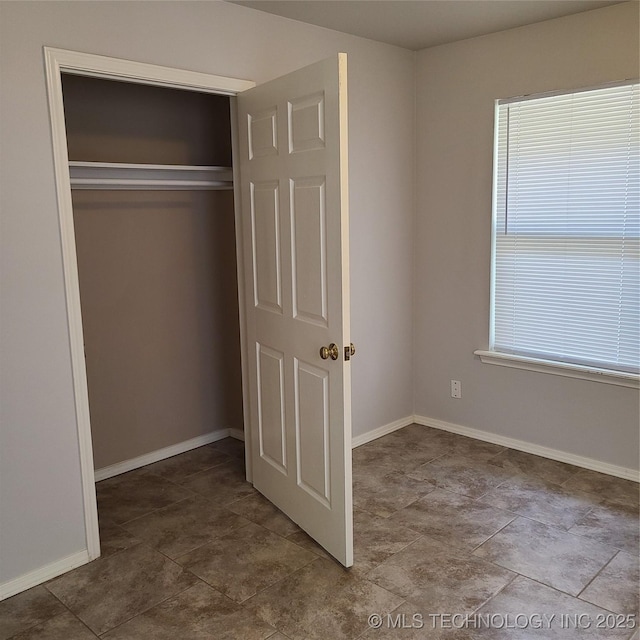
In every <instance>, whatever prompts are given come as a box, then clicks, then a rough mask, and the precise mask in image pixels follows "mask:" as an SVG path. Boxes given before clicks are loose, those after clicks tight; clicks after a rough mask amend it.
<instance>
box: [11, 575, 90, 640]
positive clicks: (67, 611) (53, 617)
mask: <svg viewBox="0 0 640 640" xmlns="http://www.w3.org/2000/svg"><path fill="white" fill-rule="evenodd" d="M43 586H44V585H43ZM47 593H50V594H51V595H52V596H53V597H54V598H55V599H56V600H57V601H58V602H59V603H60V604H61V605H62V606H63V607H64V608H65V611H59V612H58V613H56V614H55V615H53V616H51V617H50V618H47V619H46V620H41V621H40V622H35V623H34V624H32V625H29V626H28V627H23V628H22V629H20V630H19V631H16V633H14V634H12V635H10V636H8V637H7V638H6V640H13V638H17V637H18V636H19V635H20V634H21V633H26V632H27V631H31V629H35V628H36V627H37V626H39V625H41V624H48V623H49V622H51V621H52V620H55V619H56V618H60V617H61V616H64V615H66V614H67V613H69V614H71V615H72V616H73V617H74V618H75V619H76V620H77V621H78V622H80V623H81V624H82V625H83V626H85V627H86V628H87V629H88V630H89V632H90V633H91V634H92V635H94V636H95V637H96V638H98V637H99V636H98V635H97V634H95V633H94V632H93V631H92V630H91V629H89V627H87V625H86V624H85V623H84V621H83V620H81V619H80V618H79V617H78V616H77V615H76V614H75V613H73V611H71V609H69V607H68V606H67V605H66V604H65V603H64V602H62V600H60V598H58V597H57V596H56V594H55V593H51V591H49V590H48V589H47Z"/></svg>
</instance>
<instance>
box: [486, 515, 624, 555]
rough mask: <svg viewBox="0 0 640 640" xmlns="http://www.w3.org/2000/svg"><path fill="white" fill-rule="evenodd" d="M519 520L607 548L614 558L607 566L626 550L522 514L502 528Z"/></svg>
mask: <svg viewBox="0 0 640 640" xmlns="http://www.w3.org/2000/svg"><path fill="white" fill-rule="evenodd" d="M518 518H522V519H523V520H529V521H530V522H535V523H536V524H541V525H543V526H545V527H547V528H549V529H553V531H556V532H558V533H564V534H567V535H571V536H572V537H573V538H579V539H581V540H585V541H586V542H592V543H594V544H598V545H600V546H601V547H606V548H607V549H608V550H609V551H612V552H613V556H611V558H609V560H607V561H606V562H605V564H608V563H609V562H610V561H611V560H612V559H613V557H614V556H616V555H617V554H618V553H619V552H620V551H624V549H618V548H617V547H613V546H611V545H610V544H605V543H603V542H599V541H597V540H592V539H591V538H586V537H584V536H578V535H576V534H572V533H570V532H569V531H566V530H565V529H561V528H559V527H555V526H553V525H550V524H547V523H546V522H541V521H540V520H536V519H535V518H531V517H529V516H522V515H520V514H517V516H516V518H514V519H513V520H512V521H511V522H509V523H508V524H506V525H505V526H504V527H502V529H505V528H506V527H508V526H509V525H511V524H513V523H514V522H515V520H517V519H518ZM502 529H500V531H502ZM500 531H496V532H495V533H494V534H492V535H491V538H493V537H494V536H495V535H497V534H498V533H500ZM489 539H490V538H488V539H487V540H485V541H484V542H483V543H482V544H481V545H478V547H476V548H475V549H474V552H475V551H477V549H479V548H480V547H481V546H482V545H484V544H486V543H487V542H488V541H489Z"/></svg>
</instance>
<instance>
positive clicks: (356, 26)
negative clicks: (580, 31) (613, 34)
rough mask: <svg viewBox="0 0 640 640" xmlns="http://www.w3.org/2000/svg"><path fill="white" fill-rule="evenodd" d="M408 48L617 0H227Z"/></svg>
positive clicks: (438, 42)
mask: <svg viewBox="0 0 640 640" xmlns="http://www.w3.org/2000/svg"><path fill="white" fill-rule="evenodd" d="M228 1H230V2H233V3H234V4H239V5H243V6H245V7H250V8H253V9H259V10H260V11H266V12H267V13H273V14H275V15H278V16H283V17H285V18H291V19H293V20H299V21H301V22H307V23H309V24H315V25H318V26H320V27H327V28H328V29H334V30H336V31H342V32H344V33H350V34H352V35H356V36H362V37H363V38H370V39H371V40H378V41H380V42H387V43H388V44H394V45H397V46H399V47H404V48H406V49H413V50H418V49H424V48H426V47H433V46H436V45H439V44H444V43H446V42H454V41H456V40H464V39H465V38H473V37H475V36H480V35H484V34H487V33H494V32H496V31H503V30H504V29H512V28H513V27H520V26H523V25H525V24H532V23H534V22H542V21H543V20H550V19H552V18H559V17H561V16H566V15H570V14H572V13H580V12H582V11H589V10H590V9H598V8H600V7H605V6H608V5H612V4H618V3H619V2H620V0H228Z"/></svg>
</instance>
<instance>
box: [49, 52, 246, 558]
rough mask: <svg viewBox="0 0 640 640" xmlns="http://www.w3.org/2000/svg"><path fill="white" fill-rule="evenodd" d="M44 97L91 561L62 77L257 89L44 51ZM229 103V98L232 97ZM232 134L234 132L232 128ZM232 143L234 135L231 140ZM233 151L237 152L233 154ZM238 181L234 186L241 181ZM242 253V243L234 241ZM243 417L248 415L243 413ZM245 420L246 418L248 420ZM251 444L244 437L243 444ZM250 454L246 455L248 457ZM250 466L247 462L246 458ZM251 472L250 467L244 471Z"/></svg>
mask: <svg viewBox="0 0 640 640" xmlns="http://www.w3.org/2000/svg"><path fill="white" fill-rule="evenodd" d="M44 57H45V69H46V81H47V96H48V102H49V117H50V122H51V136H52V143H53V164H54V174H55V184H56V197H57V203H58V217H59V223H60V240H61V245H62V267H63V272H64V286H65V295H66V308H67V322H68V326H69V346H70V352H71V369H72V374H73V389H74V400H75V411H76V422H77V429H78V448H79V454H80V471H81V477H82V496H83V503H84V521H85V531H86V536H87V553H88V559H89V560H95V559H96V558H97V557H99V555H100V537H99V532H98V510H97V504H96V491H95V472H94V467H93V448H92V442H91V422H90V417H89V394H88V389H87V372H86V367H85V360H84V336H83V332H82V312H81V308H80V285H79V282H78V262H77V254H76V242H75V232H74V226H73V207H72V202H71V184H70V179H69V158H68V154H67V133H66V127H65V120H64V104H63V96H62V78H61V74H62V73H63V72H65V73H71V74H75V75H85V76H91V77H95V78H109V79H112V80H120V81H123V82H133V83H137V84H149V85H155V86H162V87H172V88H174V89H184V90H187V91H198V92H201V93H217V94H222V95H228V96H234V95H236V94H237V93H238V92H240V91H245V90H246V89H250V88H252V87H254V86H255V83H254V82H252V81H250V80H240V79H236V78H226V77H223V76H215V75H209V74H206V73H199V72H195V71H187V70H184V69H172V68H170V67H162V66H158V65H153V64H147V63H143V62H133V61H130V60H122V59H119V58H110V57H106V56H99V55H93V54H89V53H80V52H76V51H66V50H64V49H54V48H51V47H44ZM232 101H233V98H232ZM232 126H233V119H232ZM234 129H235V127H234ZM235 138H236V135H235V132H234V140H235ZM234 151H235V149H234ZM235 177H236V185H237V182H239V180H237V175H236V176H235ZM236 185H234V190H235V196H236V197H235V200H236V203H238V202H239V201H240V194H239V191H238V186H236ZM239 211H240V209H239V207H238V205H237V204H236V213H235V215H236V236H237V237H240V238H241V237H242V235H241V233H240V226H239V225H240V222H241V221H240V219H239ZM236 246H237V248H238V249H239V250H241V242H236ZM242 264H243V261H242V255H241V254H238V269H242ZM243 282H244V278H243V277H240V278H239V280H238V287H239V300H240V303H241V305H240V306H241V308H242V305H243V304H244V291H243ZM243 320H244V317H243V314H242V312H241V323H240V336H241V350H242V372H243V373H242V378H243V391H244V386H245V378H246V376H245V361H246V356H245V347H246V344H245V327H244V325H243ZM245 416H247V414H246V413H245ZM247 417H248V416H247ZM248 442H249V439H248V438H247V443H248ZM249 453H250V452H249V451H247V454H249ZM247 460H248V461H249V462H250V460H251V457H250V455H248V457H247ZM247 469H248V470H249V469H250V467H249V466H247Z"/></svg>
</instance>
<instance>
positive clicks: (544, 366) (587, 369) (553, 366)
mask: <svg viewBox="0 0 640 640" xmlns="http://www.w3.org/2000/svg"><path fill="white" fill-rule="evenodd" d="M638 83H640V79H639V78H626V79H624V80H618V81H613V82H607V83H602V84H598V85H593V86H589V87H581V88H578V89H565V90H555V91H546V92H540V93H531V94H524V95H520V96H512V97H510V98H499V99H496V100H494V124H493V164H492V185H491V272H490V297H489V305H490V306H489V348H488V349H477V350H475V351H474V352H473V353H474V355H476V356H478V357H479V358H480V361H481V362H482V363H484V364H492V365H497V366H501V367H510V368H513V369H522V370H526V371H535V372H537V373H546V374H551V375H557V376H562V377H566V378H577V379H580V380H589V381H592V382H600V383H604V384H611V385H616V386H621V387H627V388H632V389H640V374H636V373H630V372H626V371H618V370H614V369H603V368H599V367H592V366H588V365H583V364H575V363H570V362H563V361H560V360H546V359H543V358H534V357H530V356H525V355H520V354H514V353H506V352H503V351H496V350H495V349H494V344H495V312H494V309H495V295H496V250H497V246H496V245H497V236H496V230H497V206H496V205H497V201H496V197H497V189H496V180H497V163H498V144H499V140H498V138H499V135H498V134H499V130H498V118H499V110H498V107H499V106H500V105H503V104H510V103H513V102H524V101H527V100H533V99H537V98H546V97H552V96H556V95H564V94H567V93H582V92H583V91H593V90H597V89H607V88H613V87H619V86H625V85H629V84H638Z"/></svg>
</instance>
